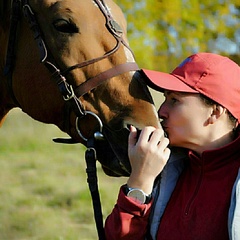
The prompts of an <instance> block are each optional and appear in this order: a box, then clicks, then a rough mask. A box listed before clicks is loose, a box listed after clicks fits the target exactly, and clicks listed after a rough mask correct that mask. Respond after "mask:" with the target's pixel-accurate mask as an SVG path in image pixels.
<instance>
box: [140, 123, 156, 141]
mask: <svg viewBox="0 0 240 240" xmlns="http://www.w3.org/2000/svg"><path fill="white" fill-rule="evenodd" d="M155 130H156V128H155V127H151V126H148V127H145V128H143V129H142V131H141V134H140V136H139V141H141V142H144V143H147V142H148V141H149V139H150V138H151V135H152V133H153V132H154V131H155Z"/></svg>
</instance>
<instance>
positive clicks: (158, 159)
mask: <svg viewBox="0 0 240 240" xmlns="http://www.w3.org/2000/svg"><path fill="white" fill-rule="evenodd" d="M168 144H169V140H168V138H166V137H164V132H163V130H162V129H160V128H158V129H156V128H154V127H150V126H149V127H145V128H143V130H142V131H141V134H140V136H139V138H138V139H137V130H136V128H135V127H133V126H131V129H130V135H129V143H128V155H129V159H130V163H131V167H132V172H131V175H130V177H129V179H128V182H127V185H128V186H129V187H131V188H140V189H142V190H143V191H144V192H145V193H146V194H150V193H151V192H152V188H153V183H154V180H155V178H156V177H157V175H158V174H159V173H160V172H161V171H162V170H163V168H164V166H165V165H166V163H167V160H168V158H169V156H170V149H169V148H168V147H167V146H168Z"/></svg>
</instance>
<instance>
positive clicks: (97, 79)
mask: <svg viewBox="0 0 240 240" xmlns="http://www.w3.org/2000/svg"><path fill="white" fill-rule="evenodd" d="M94 2H95V4H96V5H97V6H98V8H99V9H100V11H101V12H102V14H103V15H104V17H105V18H106V28H107V29H108V31H109V32H110V33H111V34H112V36H113V37H114V38H115V39H116V46H115V47H114V48H113V49H111V50H110V51H108V52H106V53H105V54H104V55H103V56H100V57H97V58H94V59H90V60H86V61H84V62H81V63H77V64H75V65H73V66H69V67H67V68H66V69H64V70H62V71H61V70H60V69H59V68H58V67H57V65H56V64H54V63H53V62H51V61H49V60H48V50H47V47H46V44H45V42H44V39H43V37H42V33H41V29H40V27H39V25H38V22H37V19H36V17H35V15H34V12H33V11H32V9H31V6H30V5H29V3H28V0H13V2H12V15H11V25H10V34H9V41H8V50H7V57H6V64H5V68H4V73H5V75H7V76H8V79H9V80H8V82H9V83H8V85H9V86H10V91H11V92H12V97H13V99H14V100H15V102H16V103H17V104H18V105H19V106H20V104H19V103H18V102H17V100H16V98H15V96H14V93H13V89H12V73H13V68H14V45H15V41H16V32H17V31H16V30H17V25H18V22H19V20H20V17H21V10H23V14H24V16H25V18H26V19H27V21H28V23H29V26H30V28H31V30H32V31H33V34H34V39H35V41H36V42H37V46H38V49H39V53H40V61H41V62H42V63H43V64H44V65H45V66H46V67H47V69H48V70H49V71H50V73H51V76H52V79H53V80H54V82H55V83H56V84H57V86H58V89H59V91H60V93H61V94H62V97H63V99H64V101H65V102H66V103H68V105H70V107H71V109H72V110H73V111H74V113H75V115H76V131H77V132H78V135H79V136H80V137H81V138H82V139H83V140H84V141H87V140H88V138H87V137H86V136H83V134H82V133H81V131H80V129H79V119H81V118H83V117H84V116H86V115H92V116H93V117H95V118H96V120H97V122H98V124H99V131H98V136H101V134H99V133H101V131H102V125H103V124H102V122H101V119H100V118H99V117H98V116H97V115H96V114H95V113H93V112H90V111H87V110H85V109H84V106H83V104H82V102H81V101H80V100H79V98H80V97H81V96H83V95H84V94H85V93H87V92H89V91H91V90H92V89H94V88H96V87H97V86H99V85H101V84H102V83H103V82H104V81H106V80H107V79H110V78H112V77H115V76H117V75H120V74H122V73H125V72H130V71H136V70H138V69H139V68H138V65H137V64H136V63H135V62H126V63H123V64H120V65H116V66H113V67H112V68H110V69H108V70H106V71H104V72H101V73H99V74H98V75H96V76H94V77H92V78H89V79H87V80H86V81H84V82H83V83H82V84H80V85H79V86H77V87H76V88H74V89H73V87H72V85H70V84H69V83H68V82H67V80H66V76H67V75H68V74H69V73H70V72H71V71H72V70H74V69H77V68H83V67H86V66H88V65H91V64H94V63H96V62H99V61H101V60H103V59H105V58H108V57H109V56H111V55H113V54H114V53H115V52H117V51H118V49H119V48H120V46H121V44H122V45H123V46H124V47H127V48H128V49H129V50H130V51H131V49H130V48H129V46H128V45H127V44H126V42H125V41H124V39H123V37H122V33H123V32H122V29H121V28H120V26H119V25H118V23H117V22H116V21H115V20H114V19H113V17H112V15H111V13H110V11H109V10H108V8H107V6H106V5H105V3H104V0H94ZM131 52H132V51H131ZM132 54H133V53H132ZM102 137H103V136H102ZM59 141H60V142H61V140H59Z"/></svg>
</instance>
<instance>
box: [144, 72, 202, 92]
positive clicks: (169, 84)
mask: <svg viewBox="0 0 240 240" xmlns="http://www.w3.org/2000/svg"><path fill="white" fill-rule="evenodd" d="M142 71H143V72H144V74H145V75H146V76H147V78H148V81H147V85H148V86H149V87H151V88H153V89H155V90H157V91H163V90H165V89H166V90H170V91H177V92H189V93H198V91H196V90H194V89H193V88H191V87H189V86H188V85H187V84H185V83H184V82H183V81H181V80H180V79H179V78H177V77H175V76H174V75H172V74H169V73H163V72H158V71H153V70H147V69H142Z"/></svg>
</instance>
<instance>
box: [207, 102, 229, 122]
mask: <svg viewBox="0 0 240 240" xmlns="http://www.w3.org/2000/svg"><path fill="white" fill-rule="evenodd" d="M226 113H227V110H226V108H224V107H223V106H221V105H217V104H214V105H212V112H211V116H210V117H209V123H210V124H213V123H214V122H215V121H216V120H217V119H219V117H221V116H223V114H226Z"/></svg>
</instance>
